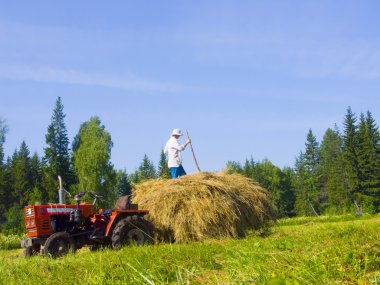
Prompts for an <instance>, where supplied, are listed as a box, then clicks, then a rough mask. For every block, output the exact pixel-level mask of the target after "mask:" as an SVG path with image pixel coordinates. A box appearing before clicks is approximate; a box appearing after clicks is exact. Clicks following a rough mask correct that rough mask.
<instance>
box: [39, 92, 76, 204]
mask: <svg viewBox="0 0 380 285" xmlns="http://www.w3.org/2000/svg"><path fill="white" fill-rule="evenodd" d="M65 117H66V115H65V114H64V112H63V104H62V100H61V97H58V99H57V101H56V104H55V108H54V110H53V115H52V118H51V123H50V125H49V126H48V132H47V134H46V136H45V139H46V144H47V147H46V148H45V149H44V151H45V156H44V162H45V164H44V165H45V167H44V181H43V184H44V188H45V189H46V191H47V195H48V197H47V198H48V199H49V201H51V202H53V201H56V200H57V197H58V191H57V189H58V176H61V177H62V180H63V182H64V184H65V188H67V189H69V187H70V185H71V184H72V182H73V171H72V168H71V166H70V155H69V139H68V136H67V130H66V125H65V122H64V119H65Z"/></svg>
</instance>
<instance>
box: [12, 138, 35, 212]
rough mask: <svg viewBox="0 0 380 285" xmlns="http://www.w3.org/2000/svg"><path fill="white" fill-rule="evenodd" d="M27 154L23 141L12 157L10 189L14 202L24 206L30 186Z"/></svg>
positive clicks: (27, 150)
mask: <svg viewBox="0 0 380 285" xmlns="http://www.w3.org/2000/svg"><path fill="white" fill-rule="evenodd" d="M29 154H30V152H29V149H28V146H27V145H26V143H25V141H23V142H22V143H21V145H20V149H19V150H16V151H15V152H14V153H13V156H12V169H11V171H12V176H13V185H12V188H13V195H14V201H15V203H16V204H18V205H26V204H27V203H28V200H29V197H28V193H29V192H30V189H31V186H32V183H31V172H30V157H29Z"/></svg>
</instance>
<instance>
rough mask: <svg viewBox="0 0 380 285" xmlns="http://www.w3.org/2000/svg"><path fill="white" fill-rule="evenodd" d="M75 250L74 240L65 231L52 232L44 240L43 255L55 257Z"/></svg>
mask: <svg viewBox="0 0 380 285" xmlns="http://www.w3.org/2000/svg"><path fill="white" fill-rule="evenodd" d="M69 252H75V242H74V241H73V240H72V239H71V238H70V235H69V234H68V233H66V232H58V233H54V234H52V235H51V236H50V237H49V238H48V239H47V240H46V242H45V245H44V255H46V256H49V257H52V258H57V257H61V256H64V255H66V254H68V253H69Z"/></svg>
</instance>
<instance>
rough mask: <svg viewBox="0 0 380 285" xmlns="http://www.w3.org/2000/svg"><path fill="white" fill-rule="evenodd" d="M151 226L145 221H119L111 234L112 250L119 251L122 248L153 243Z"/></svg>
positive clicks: (139, 219)
mask: <svg viewBox="0 0 380 285" xmlns="http://www.w3.org/2000/svg"><path fill="white" fill-rule="evenodd" d="M152 236H153V226H152V224H151V223H150V222H148V221H147V220H144V219H142V218H137V219H136V220H132V218H131V217H126V218H124V219H122V220H120V221H119V222H118V223H117V225H116V227H115V229H114V231H113V234H112V238H111V241H112V248H114V249H121V248H122V247H123V246H126V245H131V244H136V245H144V244H150V243H152V241H153V238H152Z"/></svg>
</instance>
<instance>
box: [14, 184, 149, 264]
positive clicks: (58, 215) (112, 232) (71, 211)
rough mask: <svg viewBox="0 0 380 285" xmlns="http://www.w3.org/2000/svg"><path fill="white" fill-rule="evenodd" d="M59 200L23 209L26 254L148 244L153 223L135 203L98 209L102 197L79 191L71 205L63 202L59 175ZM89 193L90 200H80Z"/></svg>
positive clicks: (46, 253) (52, 254)
mask: <svg viewBox="0 0 380 285" xmlns="http://www.w3.org/2000/svg"><path fill="white" fill-rule="evenodd" d="M59 183H60V188H59V190H58V194H59V195H58V196H59V203H55V204H36V205H29V206H26V207H25V208H24V220H25V228H26V233H27V238H25V239H23V240H22V241H21V247H22V248H24V249H25V250H24V253H25V256H26V257H30V256H33V255H37V254H42V255H45V256H48V257H52V258H57V257H61V256H63V255H65V254H68V253H74V252H75V251H76V250H78V249H80V248H82V247H84V246H88V247H89V249H90V250H91V251H94V250H98V249H100V248H102V247H111V248H113V249H120V248H121V247H123V246H125V245H130V244H136V245H144V244H150V243H152V241H153V238H152V236H153V228H154V227H153V225H152V224H151V223H150V222H149V221H147V220H146V219H144V216H145V215H147V214H148V213H149V211H147V210H139V209H138V207H137V205H136V204H131V203H126V204H125V207H124V208H123V209H120V208H118V209H115V210H110V209H106V210H104V209H99V210H98V211H96V208H95V206H96V203H97V201H98V200H100V199H101V198H102V197H101V196H99V195H97V194H96V193H94V192H85V191H83V192H80V193H78V194H76V195H75V196H74V200H75V204H66V197H65V196H66V193H68V192H67V191H66V190H65V189H64V188H63V187H62V180H61V179H60V177H59ZM86 195H89V196H91V197H92V198H93V199H94V200H93V203H92V204H91V203H87V202H82V200H83V198H84V196H86Z"/></svg>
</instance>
